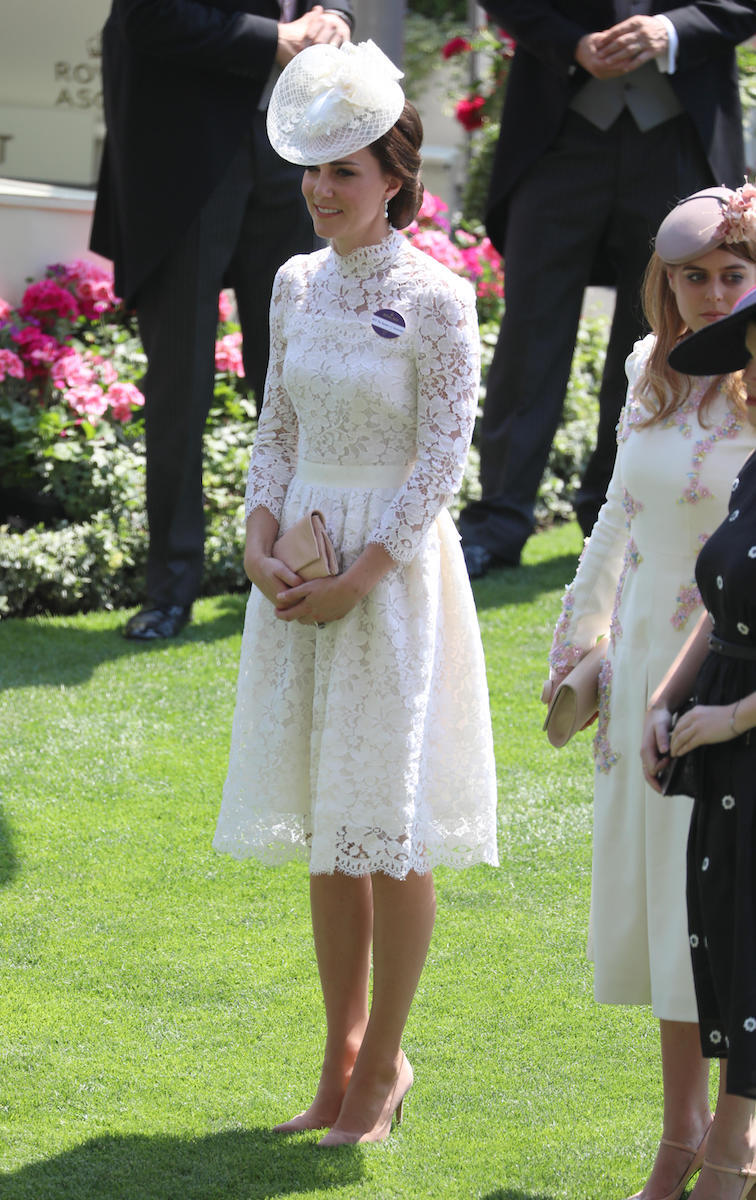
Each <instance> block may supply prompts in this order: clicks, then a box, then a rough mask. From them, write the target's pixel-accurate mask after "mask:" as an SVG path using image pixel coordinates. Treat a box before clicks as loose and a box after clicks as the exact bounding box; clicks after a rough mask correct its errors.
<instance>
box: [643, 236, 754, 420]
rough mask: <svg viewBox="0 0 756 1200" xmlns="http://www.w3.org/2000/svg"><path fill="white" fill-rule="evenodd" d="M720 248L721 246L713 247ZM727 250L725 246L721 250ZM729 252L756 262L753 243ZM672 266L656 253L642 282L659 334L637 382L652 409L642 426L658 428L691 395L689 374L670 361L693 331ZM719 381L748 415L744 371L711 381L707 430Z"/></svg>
mask: <svg viewBox="0 0 756 1200" xmlns="http://www.w3.org/2000/svg"><path fill="white" fill-rule="evenodd" d="M714 248H715V249H719V248H720V247H714ZM721 248H722V249H724V248H725V247H724V246H723V247H721ZM726 248H727V250H729V251H730V252H731V253H732V254H734V255H735V257H736V258H742V259H744V260H745V261H746V262H752V263H756V246H754V244H753V243H752V242H733V243H732V245H728V246H727V247H726ZM668 270H669V264H668V263H665V262H664V260H663V259H662V258H660V257H659V255H658V254H657V253H656V252H655V251H654V253H653V254H652V255H651V261H650V262H649V264H648V266H647V268H646V274H645V276H644V279H643V312H644V314H645V317H646V320H647V321H648V323H649V325H650V326H651V330H652V332H653V333H654V334H655V335H656V341H655V342H654V347H653V349H652V351H651V353H650V355H649V356H648V360H647V362H646V365H645V367H644V369H643V372H642V374H641V376H640V379H639V381H638V389H637V390H638V395H639V396H640V397H641V398H642V399H643V401H644V402H645V404H646V407H647V408H649V409H650V410H651V415H650V416H649V417H648V418H647V420H645V421H643V422H641V424H643V425H655V424H656V423H657V422H658V421H664V420H665V419H666V418H667V417H668V416H670V414H671V413H673V412H676V411H677V409H678V408H680V407H681V405H683V404H684V403H685V401H686V400H687V398H688V396H689V395H690V391H691V387H692V386H693V380H692V379H691V377H690V376H689V375H681V374H680V373H679V371H673V369H672V367H670V365H669V363H668V362H667V358H668V356H669V353H670V351H671V350H673V349H674V347H675V346H676V345H677V343H678V342H679V340H680V338H681V337H683V336H684V335H685V334H686V333H690V332H691V331H690V330H689V329H688V327H687V326H686V324H685V322H684V321H683V319H682V317H681V316H680V312H679V309H678V307H677V301H676V299H675V294H674V292H673V291H672V288H671V287H670V285H669V279H668V278H667V272H668ZM720 378H721V379H722V380H723V381H724V388H725V394H726V396H727V399H728V400H729V402H730V405H731V406H732V407H733V408H735V409H737V410H738V411H740V412H742V413H745V411H746V410H745V391H744V388H743V383H742V372H740V371H735V372H733V374H731V375H723V376H719V377H717V379H714V380H712V384H711V387H709V388H707V390H706V394H705V395H704V396H703V397H702V399H701V404H700V406H699V410H698V419H699V421H700V423H701V425H702V426H703V427H704V428H706V413H707V409H708V408H709V406H710V404H711V401H712V400H713V398H714V396H715V394H716V391H717V386H718V384H719V380H720Z"/></svg>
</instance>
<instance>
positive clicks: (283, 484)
mask: <svg viewBox="0 0 756 1200" xmlns="http://www.w3.org/2000/svg"><path fill="white" fill-rule="evenodd" d="M286 297H287V282H286V266H283V267H282V268H281V269H280V271H279V272H278V274H277V275H276V279H275V283H274V284H273V295H272V297H271V302H270V359H269V362H268V374H267V377H266V379H265V394H264V403H263V409H262V412H261V414H260V420H259V422H258V425H257V433H256V435H255V442H254V445H253V447H252V457H251V459H250V463H249V474H248V475H247V491H246V494H245V497H244V513H245V516H247V517H248V516H249V514H250V513H251V512H253V511H254V510H255V509H256V508H267V509H268V510H269V511H270V512H271V513H272V514H273V516H274V517H275V518H276V520H279V519H280V516H281V509H282V507H283V502H284V497H285V496H286V489H287V488H288V486H289V483H290V481H291V477H292V475H293V474H294V471H295V469H296V463H297V441H298V433H299V430H298V423H297V416H296V413H295V412H294V407H293V405H292V403H291V400H290V399H289V395H288V393H287V391H286V388H285V387H284V384H283V364H284V356H285V354H286V333H285V328H284V325H285V322H284V317H285V313H286V307H287V300H286Z"/></svg>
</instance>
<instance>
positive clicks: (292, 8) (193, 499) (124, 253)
mask: <svg viewBox="0 0 756 1200" xmlns="http://www.w3.org/2000/svg"><path fill="white" fill-rule="evenodd" d="M351 22H352V10H351V4H350V3H349V0H335V2H334V3H333V5H330V4H329V6H328V8H327V9H324V8H323V7H322V6H320V5H317V6H314V5H313V4H311V3H309V2H307V0H281V2H280V3H279V0H113V3H112V8H111V12H110V16H109V17H108V20H107V22H106V24H105V28H104V30H103V87H104V100H105V119H106V126H107V137H106V142H105V149H104V154H103V162H102V169H101V173H100V181H99V186H98V193H97V204H96V208H95V215H94V223H93V227H92V239H91V245H92V249H93V250H96V251H97V252H98V253H100V254H103V255H105V256H106V257H108V258H112V259H113V260H114V263H115V286H116V291H117V292H118V294H119V295H121V296H123V298H124V299H125V301H126V303H127V304H128V305H132V306H133V307H135V308H136V312H137V317H138V320H139V329H140V333H141V336H142V341H143V343H144V347H145V350H146V353H147V359H148V370H147V374H146V377H145V383H144V391H145V396H146V404H145V424H146V441H147V515H148V520H149V529H150V546H149V556H148V562H147V589H146V590H147V596H146V603H145V605H144V607H143V608H142V610H140V612H138V613H137V614H136V615H135V616H134V617H132V618H131V620H130V621H129V622H128V623H127V625H126V629H125V631H124V632H125V634H126V636H127V637H131V638H137V639H139V640H151V639H154V638H164V637H172V636H173V635H174V634H176V633H178V632H179V630H180V629H181V628H183V626H184V625H185V623H186V621H187V620H188V619H189V615H190V612H191V604H192V601H193V600H194V599H195V597H196V596H197V594H198V592H199V589H200V584H201V580H202V565H203V551H204V514H203V504H202V435H203V430H204V426H205V421H206V419H207V413H208V410H209V407H210V403H211V400H212V393H213V377H214V348H215V331H216V327H217V315H218V293H219V291H220V289H221V288H222V287H223V286H231V287H233V288H234V290H235V293H236V300H237V305H238V310H239V318H240V322H241V326H242V333H243V338H244V345H243V353H244V366H245V372H246V376H247V379H248V381H249V382H250V384H251V385H252V387H253V388H254V390H255V395H256V398H257V402H258V405H259V404H260V402H261V399H262V388H263V382H264V379H265V372H266V368H267V360H268V308H269V304H270V293H271V288H272V285H273V277H274V275H275V272H276V270H277V269H278V267H279V266H280V265H281V263H282V262H284V261H285V260H286V259H287V258H289V257H291V255H292V254H297V253H303V252H305V253H306V252H308V251H310V250H312V249H314V246H315V242H314V235H313V231H312V222H311V221H310V218H309V216H308V214H307V210H306V208H305V206H304V201H303V199H302V196H301V193H300V183H301V177H302V172H301V169H298V168H296V167H292V166H291V165H290V164H289V163H285V162H283V160H282V159H279V158H278V156H277V155H276V154H275V153H274V152H273V150H272V149H271V147H270V144H269V142H268V138H267V134H266V131H265V108H266V105H267V100H268V97H269V95H270V91H271V89H272V86H273V82H274V80H275V77H276V76H277V74H278V72H279V71H280V69H281V68H282V67H283V66H285V65H286V63H287V62H288V61H289V60H290V59H291V58H293V57H294V55H295V54H297V53H299V51H300V50H302V49H304V48H305V46H307V45H310V44H312V43H313V42H331V43H333V44H335V45H340V44H341V42H342V41H344V40H348V39H349V36H350V28H351Z"/></svg>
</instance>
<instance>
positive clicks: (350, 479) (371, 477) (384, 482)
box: [294, 458, 414, 489]
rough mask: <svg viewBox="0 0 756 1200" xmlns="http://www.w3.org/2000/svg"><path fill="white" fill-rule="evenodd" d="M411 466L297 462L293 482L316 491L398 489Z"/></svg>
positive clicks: (302, 460) (403, 464) (408, 464)
mask: <svg viewBox="0 0 756 1200" xmlns="http://www.w3.org/2000/svg"><path fill="white" fill-rule="evenodd" d="M413 465H414V464H413V463H402V464H399V463H389V464H388V465H387V466H373V465H372V464H370V463H367V464H365V465H363V464H361V463H348V464H347V465H345V466H342V465H341V464H339V463H314V462H308V461H307V460H306V459H303V458H300V459H299V460H298V461H297V469H296V472H295V476H294V478H295V479H299V480H300V481H301V482H302V483H309V484H313V485H314V486H318V485H319V486H320V487H337V488H365V489H369V488H400V487H401V486H402V484H403V483H405V482H406V481H407V479H409V476H410V474H411V472H412V467H413Z"/></svg>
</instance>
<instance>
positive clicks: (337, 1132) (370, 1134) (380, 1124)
mask: <svg viewBox="0 0 756 1200" xmlns="http://www.w3.org/2000/svg"><path fill="white" fill-rule="evenodd" d="M414 1078H415V1077H414V1074H413V1072H412V1067H411V1066H410V1064H409V1060H408V1058H407V1056H406V1054H405V1053H404V1051H402V1065H401V1067H400V1068H399V1074H398V1075H397V1077H396V1083H395V1084H394V1089H393V1091H392V1093H391V1095H390V1096H389V1098H388V1101H387V1103H386V1105H385V1106H384V1109H383V1112H382V1113H381V1115H380V1117H379V1118H378V1120H377V1121H376V1123H375V1125H374V1126H373V1128H372V1129H368V1130H367V1131H366V1132H365V1133H351V1132H349V1131H347V1130H345V1129H332V1130H331V1131H330V1133H327V1134H326V1135H325V1137H323V1138H321V1139H320V1141H319V1142H318V1145H319V1146H353V1145H355V1144H356V1143H357V1142H385V1140H386V1138H387V1137H388V1136H389V1134H390V1133H391V1126H392V1124H393V1122H394V1120H396V1123H397V1125H400V1124H401V1122H402V1117H403V1116H404V1097H405V1096H406V1095H407V1092H408V1091H409V1090H410V1088H411V1087H412V1084H413V1082H414Z"/></svg>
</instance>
